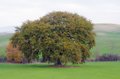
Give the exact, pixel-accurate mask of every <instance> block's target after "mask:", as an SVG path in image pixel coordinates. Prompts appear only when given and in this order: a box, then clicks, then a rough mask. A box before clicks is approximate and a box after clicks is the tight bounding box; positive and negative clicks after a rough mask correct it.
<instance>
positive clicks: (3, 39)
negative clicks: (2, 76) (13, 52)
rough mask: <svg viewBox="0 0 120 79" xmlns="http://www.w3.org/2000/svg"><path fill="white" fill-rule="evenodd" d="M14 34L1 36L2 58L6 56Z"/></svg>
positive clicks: (0, 53)
mask: <svg viewBox="0 0 120 79" xmlns="http://www.w3.org/2000/svg"><path fill="white" fill-rule="evenodd" d="M11 36H12V34H8V33H7V34H0V56H5V51H6V46H7V44H8V42H9V39H10V38H11Z"/></svg>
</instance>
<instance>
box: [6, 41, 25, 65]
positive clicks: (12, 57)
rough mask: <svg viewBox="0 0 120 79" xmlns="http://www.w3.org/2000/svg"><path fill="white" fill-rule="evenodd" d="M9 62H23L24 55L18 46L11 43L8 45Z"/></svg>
mask: <svg viewBox="0 0 120 79" xmlns="http://www.w3.org/2000/svg"><path fill="white" fill-rule="evenodd" d="M6 57H7V62H12V63H22V62H23V59H24V56H23V54H22V52H21V51H20V50H19V49H18V47H17V48H14V47H13V45H12V44H11V43H9V44H8V46H7V56H6Z"/></svg>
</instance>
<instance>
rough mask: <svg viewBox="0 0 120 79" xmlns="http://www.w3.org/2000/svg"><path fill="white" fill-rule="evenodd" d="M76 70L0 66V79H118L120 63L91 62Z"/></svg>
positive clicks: (39, 65) (39, 66)
mask: <svg viewBox="0 0 120 79" xmlns="http://www.w3.org/2000/svg"><path fill="white" fill-rule="evenodd" d="M74 66H79V67H76V68H54V67H49V66H48V64H0V78H1V79H8V78H9V79H120V73H119V71H120V67H119V66H120V62H95V63H94V62H92V63H85V64H80V65H74Z"/></svg>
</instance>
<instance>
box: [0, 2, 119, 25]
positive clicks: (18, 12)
mask: <svg viewBox="0 0 120 79" xmlns="http://www.w3.org/2000/svg"><path fill="white" fill-rule="evenodd" d="M59 10H60V11H69V12H73V13H78V14H80V15H82V16H85V17H86V18H88V19H90V20H92V22H94V23H100V22H101V23H117V24H120V15H119V14H120V1H119V0H69V1H67V0H59V1H58V0H0V27H5V26H20V25H21V24H22V22H24V21H26V20H28V19H29V20H34V19H38V18H39V17H42V16H43V15H45V14H47V13H48V12H51V11H59Z"/></svg>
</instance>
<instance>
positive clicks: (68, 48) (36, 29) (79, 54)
mask: <svg viewBox="0 0 120 79" xmlns="http://www.w3.org/2000/svg"><path fill="white" fill-rule="evenodd" d="M92 30H93V25H92V23H91V22H90V21H88V20H86V19H85V18H84V17H82V16H79V15H77V14H72V13H68V12H52V13H49V14H48V15H46V16H44V17H42V18H41V19H39V20H35V21H28V22H26V23H24V24H23V25H22V26H21V28H18V29H17V31H16V33H15V34H14V36H13V37H12V43H13V44H14V46H16V45H19V48H20V50H21V51H22V52H23V53H24V55H25V57H26V58H27V59H28V61H29V62H30V61H31V60H33V59H36V58H38V56H39V54H40V53H39V52H42V56H43V59H45V61H48V62H54V63H55V65H61V64H66V63H67V62H72V63H79V62H84V60H85V59H86V58H87V57H89V56H90V51H89V50H90V49H91V48H92V47H93V46H94V45H95V38H94V36H95V34H94V32H92Z"/></svg>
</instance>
